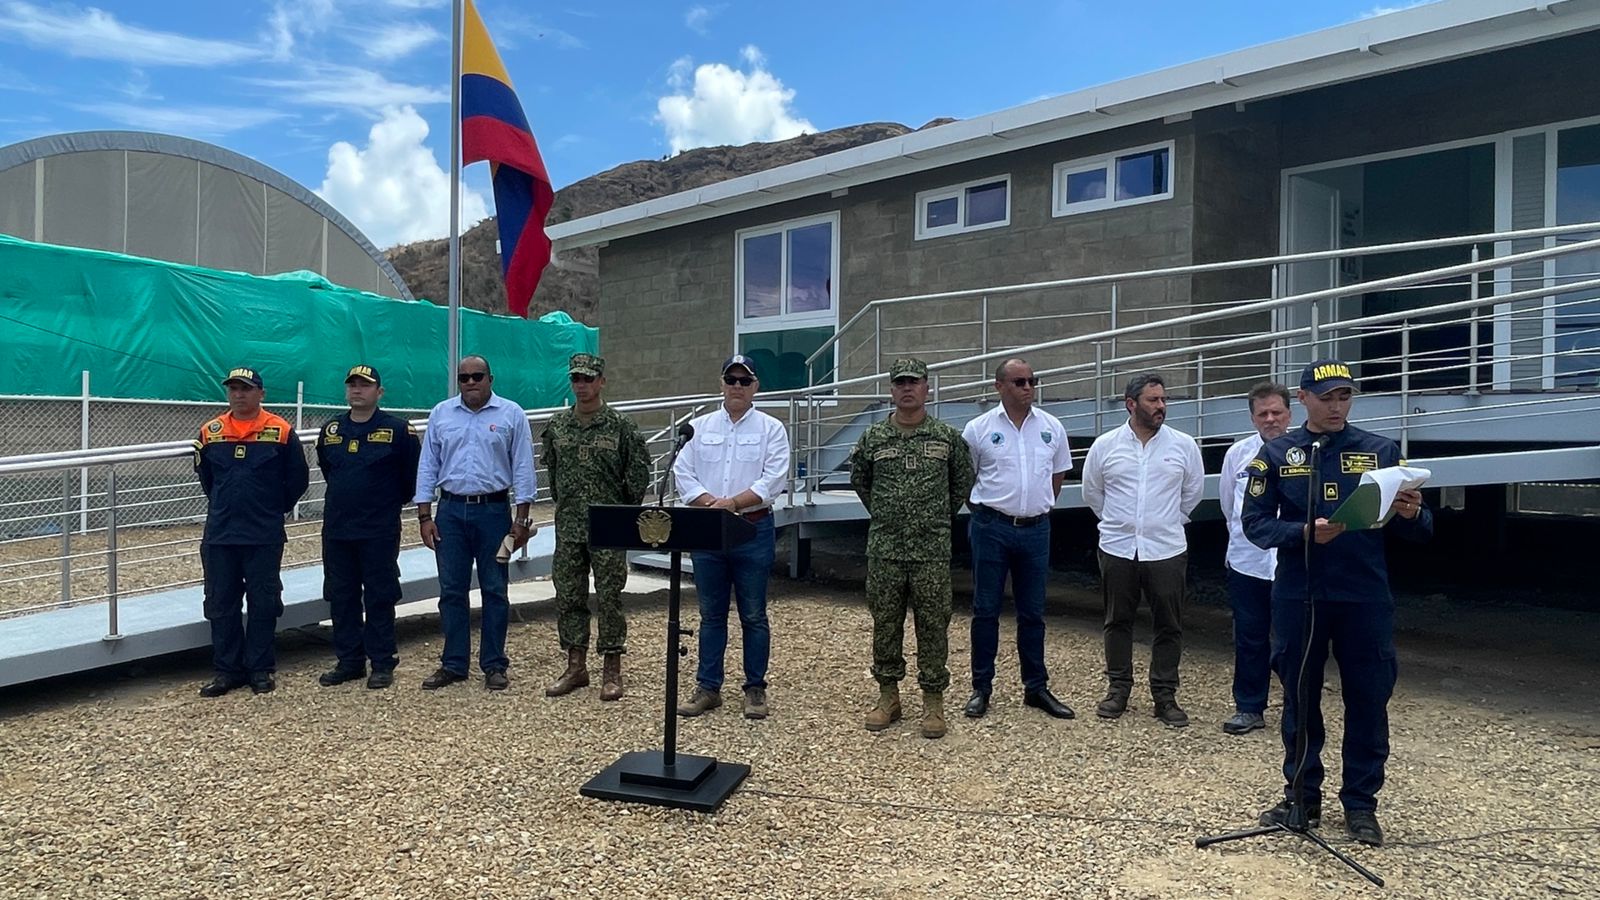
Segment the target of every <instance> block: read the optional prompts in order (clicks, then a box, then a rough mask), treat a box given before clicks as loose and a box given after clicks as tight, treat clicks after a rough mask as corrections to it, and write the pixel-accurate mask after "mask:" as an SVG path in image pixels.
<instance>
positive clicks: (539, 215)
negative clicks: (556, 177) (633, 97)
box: [461, 0, 555, 318]
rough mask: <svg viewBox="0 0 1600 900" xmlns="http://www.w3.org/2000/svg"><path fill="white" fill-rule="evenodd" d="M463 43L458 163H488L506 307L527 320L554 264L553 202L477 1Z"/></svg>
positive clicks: (468, 6)
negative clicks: (549, 221)
mask: <svg viewBox="0 0 1600 900" xmlns="http://www.w3.org/2000/svg"><path fill="white" fill-rule="evenodd" d="M465 26H466V27H465V29H464V31H465V33H464V34H463V35H462V43H461V162H462V164H463V165H470V164H472V163H475V162H483V161H485V160H487V161H488V162H489V172H490V175H491V177H492V179H493V181H494V209H495V216H496V218H497V219H498V221H499V225H500V268H501V270H502V272H503V273H504V274H505V279H506V306H507V307H509V308H510V310H511V312H512V313H514V314H516V315H519V316H522V317H524V318H526V317H527V315H528V302H529V301H531V300H532V299H533V292H534V289H536V288H537V287H538V286H539V276H540V275H541V274H543V273H544V267H545V266H546V265H548V264H549V263H550V239H549V238H548V237H545V234H544V220H545V217H546V216H547V215H549V214H550V207H551V205H552V204H553V203H554V202H555V190H554V189H553V188H551V186H550V176H549V175H548V174H546V173H545V169H544V160H543V159H542V158H540V156H539V145H538V144H537V143H535V142H534V140H533V132H532V131H530V130H529V129H528V117H527V116H526V115H524V114H523V112H522V103H521V101H519V100H518V99H517V94H516V92H515V91H514V90H512V88H511V78H510V76H508V75H507V74H506V67H505V65H504V64H502V63H501V62H500V54H499V53H497V52H495V49H494V43H493V42H492V41H490V40H489V31H488V29H486V28H484V27H483V20H482V19H480V18H479V17H478V10H477V8H476V7H474V6H473V5H472V0H466V21H465Z"/></svg>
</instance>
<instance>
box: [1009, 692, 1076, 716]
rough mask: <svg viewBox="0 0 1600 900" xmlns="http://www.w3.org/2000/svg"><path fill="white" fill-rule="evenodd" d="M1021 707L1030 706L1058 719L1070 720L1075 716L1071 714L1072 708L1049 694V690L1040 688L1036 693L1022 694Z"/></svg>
mask: <svg viewBox="0 0 1600 900" xmlns="http://www.w3.org/2000/svg"><path fill="white" fill-rule="evenodd" d="M1022 705H1023V706H1031V707H1033V708H1034V709H1042V710H1044V711H1045V712H1046V713H1048V714H1050V715H1052V716H1055V717H1056V718H1058V719H1071V718H1073V717H1074V716H1075V715H1076V714H1075V713H1073V711H1072V707H1070V706H1068V705H1066V704H1065V703H1062V702H1061V701H1060V700H1057V699H1056V696H1055V695H1054V694H1052V693H1050V689H1049V688H1040V689H1038V690H1037V691H1028V692H1026V693H1024V694H1023V695H1022Z"/></svg>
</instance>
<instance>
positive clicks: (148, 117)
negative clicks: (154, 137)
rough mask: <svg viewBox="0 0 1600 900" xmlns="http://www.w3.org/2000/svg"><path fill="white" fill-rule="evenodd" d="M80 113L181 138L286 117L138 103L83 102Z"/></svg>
mask: <svg viewBox="0 0 1600 900" xmlns="http://www.w3.org/2000/svg"><path fill="white" fill-rule="evenodd" d="M73 108H74V109H76V110H78V111H79V112H86V113H89V114H90V115H94V116H100V117H101V118H104V119H108V120H110V121H112V122H116V123H118V124H120V125H126V126H128V127H129V128H137V129H139V130H141V131H161V132H166V133H168V134H176V135H179V136H180V137H212V136H216V135H223V134H228V133H230V132H234V131H243V130H244V129H246V128H254V127H256V126H258V125H265V124H267V123H268V122H273V121H276V120H278V119H282V118H284V116H285V115H286V114H285V113H282V112H279V111H277V110H273V109H266V108H263V107H239V106H191V107H187V108H184V109H180V108H178V107H175V106H140V105H139V104H137V103H114V102H105V103H80V104H74V105H73Z"/></svg>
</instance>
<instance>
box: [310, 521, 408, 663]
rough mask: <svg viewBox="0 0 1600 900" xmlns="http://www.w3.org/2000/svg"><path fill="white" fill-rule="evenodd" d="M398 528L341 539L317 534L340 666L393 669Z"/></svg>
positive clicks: (397, 575)
mask: <svg viewBox="0 0 1600 900" xmlns="http://www.w3.org/2000/svg"><path fill="white" fill-rule="evenodd" d="M399 557H400V532H399V530H398V529H396V530H395V532H394V534H393V535H389V536H385V537H377V538H362V539H359V540H350V541H341V540H334V539H331V538H329V537H328V536H327V535H323V538H322V599H324V600H326V601H328V607H329V613H330V614H331V615H332V617H333V653H334V656H336V657H337V658H338V660H339V668H341V669H345V670H346V671H351V672H355V671H359V670H361V669H364V668H365V667H366V664H367V661H368V660H371V661H372V670H373V671H375V672H393V671H394V667H395V666H396V665H397V664H399V661H400V660H399V657H397V656H396V655H395V638H394V607H395V604H396V603H398V602H400V563H399Z"/></svg>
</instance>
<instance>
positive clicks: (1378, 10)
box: [1356, 0, 1434, 19]
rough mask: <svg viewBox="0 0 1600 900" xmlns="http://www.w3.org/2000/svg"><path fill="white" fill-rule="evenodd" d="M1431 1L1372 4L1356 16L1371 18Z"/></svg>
mask: <svg viewBox="0 0 1600 900" xmlns="http://www.w3.org/2000/svg"><path fill="white" fill-rule="evenodd" d="M1433 2H1434V0H1409V2H1406V3H1397V4H1394V5H1392V6H1374V7H1373V8H1371V9H1369V10H1367V11H1366V12H1364V13H1362V14H1361V15H1359V16H1357V17H1356V18H1358V19H1371V18H1373V17H1374V16H1387V15H1388V14H1390V13H1397V12H1401V11H1404V10H1407V9H1415V8H1416V7H1418V6H1427V5H1428V4H1429V3H1433Z"/></svg>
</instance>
